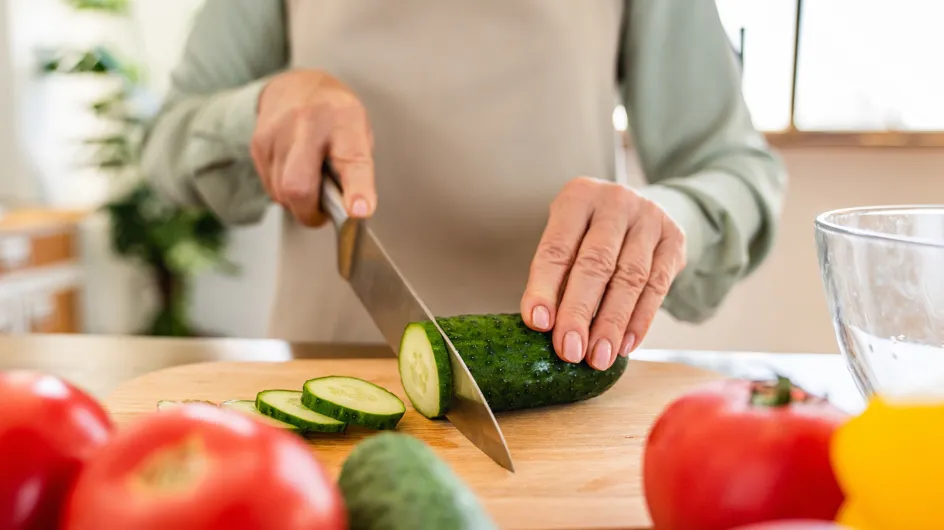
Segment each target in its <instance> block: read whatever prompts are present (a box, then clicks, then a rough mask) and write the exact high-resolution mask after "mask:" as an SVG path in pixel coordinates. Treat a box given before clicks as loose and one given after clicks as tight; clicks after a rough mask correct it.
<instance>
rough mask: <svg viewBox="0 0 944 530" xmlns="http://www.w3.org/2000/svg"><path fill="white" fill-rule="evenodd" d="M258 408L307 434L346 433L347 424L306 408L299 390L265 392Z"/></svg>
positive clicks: (258, 403) (259, 398)
mask: <svg viewBox="0 0 944 530" xmlns="http://www.w3.org/2000/svg"><path fill="white" fill-rule="evenodd" d="M256 408H257V409H258V410H259V412H261V413H263V414H265V415H266V416H269V417H272V418H275V419H277V420H279V421H284V422H285V423H288V424H290V425H294V426H296V427H298V428H299V429H301V430H303V431H305V432H344V430H345V429H346V428H347V424H345V423H344V422H343V421H338V420H336V419H334V418H329V417H328V416H325V415H323V414H318V413H317V412H315V411H313V410H311V409H309V408H306V407H305V406H304V405H302V393H301V392H299V391H297V390H263V391H262V392H259V394H258V395H256Z"/></svg>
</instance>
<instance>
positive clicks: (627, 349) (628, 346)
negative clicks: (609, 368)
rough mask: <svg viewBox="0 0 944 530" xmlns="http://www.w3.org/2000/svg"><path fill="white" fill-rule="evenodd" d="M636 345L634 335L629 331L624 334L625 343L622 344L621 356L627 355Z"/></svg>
mask: <svg viewBox="0 0 944 530" xmlns="http://www.w3.org/2000/svg"><path fill="white" fill-rule="evenodd" d="M635 345H636V335H633V334H632V333H630V334H629V335H627V336H626V344H625V345H623V351H621V352H620V355H621V356H622V357H629V354H630V353H631V352H632V351H633V346H635Z"/></svg>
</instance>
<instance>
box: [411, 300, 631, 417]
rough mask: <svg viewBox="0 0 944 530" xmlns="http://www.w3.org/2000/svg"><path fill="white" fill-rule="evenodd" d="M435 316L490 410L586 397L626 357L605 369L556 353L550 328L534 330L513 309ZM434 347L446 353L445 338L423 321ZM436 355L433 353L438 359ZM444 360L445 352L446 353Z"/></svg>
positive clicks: (607, 384) (619, 371)
mask: <svg viewBox="0 0 944 530" xmlns="http://www.w3.org/2000/svg"><path fill="white" fill-rule="evenodd" d="M436 321H437V322H438V323H439V325H440V327H442V329H443V331H444V332H445V333H446V335H447V336H448V337H449V339H450V340H451V341H452V344H453V345H454V346H455V347H456V350H457V351H458V352H459V355H460V356H461V357H462V360H463V361H465V364H466V366H468V367H469V372H470V373H471V374H472V377H473V379H475V382H476V383H478V386H479V389H480V390H481V391H482V394H483V395H484V396H485V400H486V401H487V402H488V405H489V407H491V409H492V411H494V412H501V411H510V410H521V409H528V408H534V407H544V406H548V405H558V404H564V403H574V402H577V401H583V400H587V399H591V398H594V397H597V396H599V395H600V394H603V393H604V392H606V391H607V390H609V389H610V388H611V387H612V386H613V385H614V384H616V382H617V381H618V380H619V378H620V377H621V376H622V375H623V373H624V372H625V371H626V366H627V365H628V364H629V359H628V358H626V357H621V356H619V355H617V356H616V360H615V361H614V362H613V365H612V366H611V367H610V368H609V369H608V370H603V371H601V370H596V369H594V368H591V367H590V366H589V365H588V364H587V363H586V362H581V363H577V364H573V363H569V362H567V361H564V360H562V359H560V357H558V356H557V353H555V351H554V343H553V342H552V339H551V333H550V332H546V333H545V332H540V331H534V330H532V329H531V328H529V327H528V326H527V325H526V324H525V323H524V321H523V320H522V319H521V315H520V314H517V313H498V314H491V315H459V316H454V317H445V318H437V319H436ZM426 325H427V326H428V327H427V329H430V328H432V332H429V331H428V332H427V336H428V337H430V343H431V344H432V346H433V348H434V350H436V349H439V350H442V351H443V352H444V353H445V354H446V355H448V350H446V345H445V341H443V340H442V337H440V336H439V333H438V332H436V328H435V326H433V325H432V323H431V322H427V323H426ZM438 358H439V357H438V355H437V359H438ZM447 362H448V357H447Z"/></svg>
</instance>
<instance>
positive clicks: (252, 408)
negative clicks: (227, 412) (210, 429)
mask: <svg viewBox="0 0 944 530" xmlns="http://www.w3.org/2000/svg"><path fill="white" fill-rule="evenodd" d="M220 407H222V408H224V409H232V410H235V411H238V412H242V413H244V414H249V415H251V416H253V417H258V418H262V420H263V421H265V422H266V423H269V424H271V425H274V426H276V427H280V428H282V429H286V430H289V431H298V430H300V429H299V428H298V427H296V426H294V425H292V424H290V423H285V422H284V421H280V420H277V419H275V418H273V417H272V416H266V415H265V414H263V413H261V412H259V409H257V408H256V402H255V401H252V400H250V399H231V400H229V401H224V402H222V403H220Z"/></svg>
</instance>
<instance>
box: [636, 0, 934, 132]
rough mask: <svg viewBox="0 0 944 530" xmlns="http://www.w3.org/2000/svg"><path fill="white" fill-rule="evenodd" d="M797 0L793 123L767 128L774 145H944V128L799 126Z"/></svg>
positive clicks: (800, 5)
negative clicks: (815, 128)
mask: <svg viewBox="0 0 944 530" xmlns="http://www.w3.org/2000/svg"><path fill="white" fill-rule="evenodd" d="M795 1H796V18H795V19H794V24H793V28H794V33H793V64H792V65H791V68H792V71H791V86H790V110H789V120H788V123H789V125H788V126H787V128H786V129H783V130H779V131H763V134H764V136H766V138H767V141H768V143H770V145H772V146H774V147H864V148H909V149H914V148H936V149H940V148H944V130H940V131H908V130H891V129H889V130H854V131H841V130H837V131H811V130H805V129H801V128H799V127H797V124H796V99H797V96H796V93H797V79H798V77H799V71H798V68H797V65H798V61H799V51H800V45H801V42H800V41H801V34H802V32H801V31H800V30H801V29H802V27H803V2H804V0H795ZM740 38H741V43H740V44H741V46H743V43H744V30H743V28H742V29H741V32H740ZM731 47H732V51H733V52H734V53H735V54H736V55H737V56H738V58H739V60H740V57H741V54H742V53H743V49H741V47H738V46H735V45H734V43H732V46H731ZM621 135H622V138H623V145H624V147H631V143H632V140H631V138H630V132H629V131H628V130H627V131H621Z"/></svg>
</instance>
